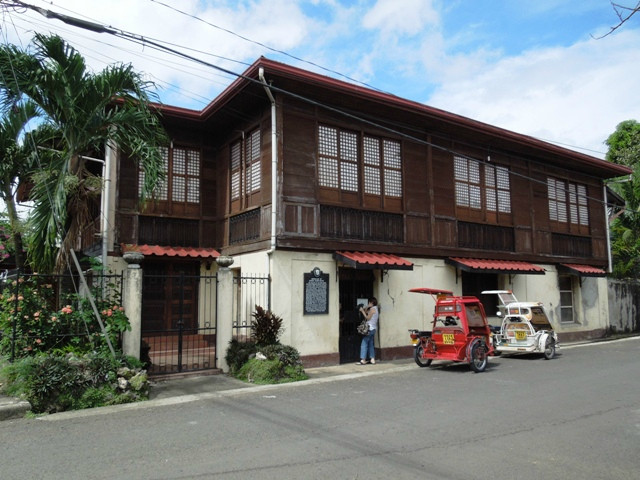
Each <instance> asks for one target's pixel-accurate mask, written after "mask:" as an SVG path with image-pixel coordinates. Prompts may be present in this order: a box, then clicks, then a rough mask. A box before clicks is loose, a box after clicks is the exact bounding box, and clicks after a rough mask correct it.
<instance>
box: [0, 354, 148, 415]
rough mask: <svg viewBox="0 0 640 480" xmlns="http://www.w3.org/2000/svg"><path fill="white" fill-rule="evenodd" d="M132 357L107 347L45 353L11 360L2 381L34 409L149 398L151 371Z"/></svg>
mask: <svg viewBox="0 0 640 480" xmlns="http://www.w3.org/2000/svg"><path fill="white" fill-rule="evenodd" d="M129 362H130V357H124V356H122V355H120V356H118V357H117V358H114V357H113V356H112V355H111V353H110V352H109V351H108V350H106V349H105V350H102V351H98V352H91V353H88V354H84V355H82V356H78V355H76V354H74V353H61V352H58V353H52V354H39V355H35V356H30V357H25V358H22V359H19V360H17V361H15V362H14V363H10V364H5V365H4V366H3V367H2V369H0V382H2V384H3V391H4V393H6V394H9V395H12V396H17V397H21V398H24V399H26V400H28V401H29V403H31V407H32V411H33V412H34V413H54V412H62V411H65V410H77V409H82V408H90V407H98V406H103V405H115V404H119V403H128V402H133V401H139V400H144V399H146V398H148V393H149V383H148V379H147V375H146V371H144V370H140V369H139V368H135V366H132V365H131V364H130V363H129ZM138 363H139V362H138ZM131 367H133V368H131Z"/></svg>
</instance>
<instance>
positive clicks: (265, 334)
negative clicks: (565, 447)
mask: <svg viewBox="0 0 640 480" xmlns="http://www.w3.org/2000/svg"><path fill="white" fill-rule="evenodd" d="M252 316H253V321H252V322H251V330H252V334H251V337H252V341H250V342H238V341H237V340H235V339H234V340H231V342H229V347H228V348H227V352H226V355H225V357H224V358H225V360H226V362H227V365H229V371H230V373H231V374H232V375H234V376H235V377H236V378H239V379H240V380H244V381H246V382H252V383H257V384H267V383H284V382H296V381H298V380H306V379H307V378H308V377H307V375H306V374H305V372H304V368H303V365H302V362H301V361H300V353H298V351H297V350H296V349H295V348H293V347H291V346H289V345H282V344H280V343H279V342H278V338H279V337H280V333H281V331H282V318H281V317H278V316H277V315H274V314H273V313H272V312H271V311H267V310H264V309H263V308H262V307H260V306H258V305H256V311H255V312H254V313H253V315H252Z"/></svg>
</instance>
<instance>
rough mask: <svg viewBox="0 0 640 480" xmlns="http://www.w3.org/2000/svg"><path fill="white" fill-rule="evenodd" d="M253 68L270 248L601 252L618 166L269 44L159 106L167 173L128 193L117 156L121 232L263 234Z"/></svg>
mask: <svg viewBox="0 0 640 480" xmlns="http://www.w3.org/2000/svg"><path fill="white" fill-rule="evenodd" d="M260 68H262V69H263V71H264V77H265V78H266V80H267V81H268V82H269V86H270V87H269V88H270V92H271V94H272V95H273V97H274V98H275V103H276V108H275V139H276V151H277V156H276V164H277V166H276V182H275V184H276V188H277V190H276V194H275V198H276V202H275V209H276V220H277V221H276V232H275V234H276V242H277V247H278V248H287V249H305V250H319V251H331V250H341V249H345V248H348V249H353V250H367V251H381V252H382V251H384V252H388V253H396V254H403V255H414V256H429V257H432V256H435V257H447V256H451V255H456V256H479V255H481V256H483V257H486V258H510V259H519V260H528V261H537V262H549V261H551V262H552V261H554V260H558V259H561V260H562V261H574V262H585V261H588V262H589V263H591V264H594V265H605V264H606V259H607V241H606V237H607V227H606V214H605V204H604V197H603V195H604V193H605V191H604V188H603V185H604V183H603V181H604V179H607V178H612V177H617V176H621V175H626V174H628V173H629V170H628V169H627V168H626V167H623V166H619V165H614V164H610V163H608V162H605V161H603V160H600V159H597V158H594V157H590V156H587V155H583V154H580V153H577V152H573V151H570V150H567V149H564V148H561V147H557V146H555V145H551V144H548V143H545V142H542V141H539V140H537V139H534V138H531V137H527V136H524V135H519V134H516V133H513V132H510V131H507V130H503V129H499V128H497V127H493V126H490V125H487V124H483V123H480V122H476V121H473V120H471V119H468V118H465V117H460V116H457V115H454V114H451V113H448V112H444V111H441V110H437V109H433V108H431V107H428V106H425V105H422V104H418V103H415V102H411V101H408V100H404V99H401V98H398V97H394V96H392V95H388V94H384V93H380V92H376V91H372V90H368V89H365V88H362V87H359V86H356V85H352V84H348V83H345V82H341V81H338V80H335V79H330V78H328V77H324V76H321V75H317V74H314V73H311V72H307V71H304V70H300V69H297V68H294V67H290V66H287V65H283V64H280V63H276V62H271V61H269V60H266V59H260V60H258V61H257V62H256V63H255V64H254V65H253V66H252V67H250V68H249V69H248V70H247V72H245V74H244V75H243V77H240V78H239V79H238V80H236V81H235V82H234V83H233V84H232V85H231V86H230V87H229V88H228V89H227V90H225V92H223V93H222V94H221V95H220V96H219V97H218V98H216V99H215V100H214V101H213V102H212V103H211V104H210V105H209V106H208V107H207V108H205V109H204V110H203V111H201V112H195V111H190V110H184V109H180V108H174V107H162V108H161V109H160V111H161V113H162V115H163V121H164V123H165V126H166V128H167V130H168V132H169V134H170V136H171V138H172V144H171V146H170V147H169V148H167V149H166V150H165V161H166V167H167V178H166V181H165V184H164V185H163V187H162V188H161V189H159V191H158V193H157V194H156V198H155V200H154V201H153V202H150V203H148V204H147V205H146V206H145V207H144V208H141V207H140V206H139V204H138V202H137V198H138V188H139V183H140V180H141V178H142V177H141V176H142V175H143V172H140V171H138V169H137V167H135V164H134V162H127V161H123V162H121V163H120V171H119V180H118V192H117V198H118V206H117V210H118V220H117V225H118V240H117V241H118V242H119V243H122V242H124V243H150V244H161V245H174V246H175V245H184V246H200V247H215V248H217V249H219V250H220V251H221V252H223V253H228V254H232V255H233V254H237V253H242V252H248V251H252V250H259V249H264V248H267V247H268V245H269V241H270V237H271V234H272V232H271V215H272V208H273V207H274V205H273V202H272V188H271V186H272V171H273V165H272V162H273V157H272V144H273V138H274V135H272V116H271V113H272V110H271V103H270V100H269V97H268V95H267V92H266V91H265V85H264V84H263V83H261V81H260V80H259V78H258V77H259V70H260ZM250 79H251V80H250ZM345 242H348V244H349V245H348V247H345Z"/></svg>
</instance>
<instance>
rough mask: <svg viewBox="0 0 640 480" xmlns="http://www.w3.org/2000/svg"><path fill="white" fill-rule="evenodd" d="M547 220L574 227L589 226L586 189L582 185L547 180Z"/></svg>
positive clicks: (552, 179) (549, 178)
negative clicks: (570, 224) (569, 223)
mask: <svg viewBox="0 0 640 480" xmlns="http://www.w3.org/2000/svg"><path fill="white" fill-rule="evenodd" d="M547 195H548V197H549V219H550V220H552V221H554V222H560V223H567V222H571V223H572V224H574V225H583V226H588V225H589V208H588V205H587V188H586V187H585V186H584V185H578V184H575V183H570V182H564V181H563V180H557V179H555V178H551V177H548V178H547Z"/></svg>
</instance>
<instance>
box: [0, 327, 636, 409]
mask: <svg viewBox="0 0 640 480" xmlns="http://www.w3.org/2000/svg"><path fill="white" fill-rule="evenodd" d="M639 337H640V336H637V335H621V336H617V337H610V338H607V339H597V340H589V341H578V342H570V343H562V344H561V345H560V351H562V350H564V349H570V348H573V347H579V346H586V345H589V344H594V343H599V342H606V341H616V340H624V339H632V338H639ZM411 368H417V367H416V365H415V363H414V360H413V357H408V358H402V359H397V360H389V361H379V362H377V363H376V364H375V365H356V364H355V362H353V363H346V364H342V365H332V366H328V367H317V368H307V369H305V371H306V373H307V375H308V376H309V379H308V380H304V381H301V382H292V383H281V384H274V385H255V384H252V383H245V382H243V381H241V380H238V379H236V378H233V377H231V376H229V375H226V374H224V373H214V374H212V373H205V372H200V373H198V372H195V373H194V374H191V375H185V376H182V377H176V376H173V377H168V378H164V379H156V380H154V379H153V378H151V391H150V394H149V400H147V401H144V402H137V403H127V404H124V405H116V406H112V407H101V408H91V409H86V410H75V411H69V412H61V413H56V414H54V415H47V416H44V417H39V418H41V419H43V420H51V421H53V420H62V419H64V418H70V417H72V416H89V415H101V414H108V413H111V412H114V411H117V410H122V409H136V408H147V407H153V406H158V405H171V404H178V403H185V402H190V401H194V400H198V399H205V398H217V397H223V396H231V395H237V394H242V393H243V392H245V393H249V392H255V391H265V392H267V391H271V390H274V389H277V388H296V387H298V386H303V385H309V384H312V383H324V382H330V381H338V380H348V379H350V378H356V377H363V376H372V375H381V374H383V373H389V372H394V371H402V370H406V369H411ZM218 372H219V371H218ZM29 409H30V405H29V403H28V402H26V401H23V400H19V399H15V398H11V397H5V396H2V395H0V421H2V420H9V419H16V418H22V417H24V415H25V413H26V412H27V411H28V410H29Z"/></svg>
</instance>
